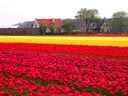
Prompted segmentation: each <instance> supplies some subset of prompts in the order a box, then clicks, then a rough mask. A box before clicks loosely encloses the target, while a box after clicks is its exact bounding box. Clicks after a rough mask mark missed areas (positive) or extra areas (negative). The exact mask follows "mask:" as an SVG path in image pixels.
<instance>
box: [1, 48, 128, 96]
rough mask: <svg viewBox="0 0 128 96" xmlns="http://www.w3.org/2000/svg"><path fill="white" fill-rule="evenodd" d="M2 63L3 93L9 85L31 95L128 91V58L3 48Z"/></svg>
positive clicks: (78, 95)
mask: <svg viewBox="0 0 128 96" xmlns="http://www.w3.org/2000/svg"><path fill="white" fill-rule="evenodd" d="M0 66H1V67H0V74H1V75H0V77H1V79H0V84H1V85H0V89H1V90H2V91H3V93H4V92H5V91H4V87H5V86H7V87H8V88H9V89H13V90H14V91H15V92H16V93H17V94H18V96H21V94H23V92H24V91H25V90H28V91H29V96H33V95H32V94H38V96H43V95H45V96H52V94H53V96H61V95H62V96H65V95H66V96H100V95H98V94H103V95H104V96H106V95H107V96H113V95H114V94H119V93H120V92H122V93H121V94H123V96H127V95H128V75H127V74H128V61H127V60H122V61H120V60H111V59H103V58H102V57H95V58H88V57H80V56H78V55H62V54H51V53H41V52H35V51H23V50H17V51H16V50H6V49H5V50H2V51H0ZM37 81H40V82H42V83H43V84H42V83H39V82H37ZM42 90H43V91H42ZM88 92H92V93H88ZM96 93H97V94H96ZM0 94H2V93H0ZM4 94H6V93H4ZM7 94H10V93H9V92H8V91H7ZM7 96H9V95H7ZM34 96H36V95H34ZM117 96H120V95H117Z"/></svg>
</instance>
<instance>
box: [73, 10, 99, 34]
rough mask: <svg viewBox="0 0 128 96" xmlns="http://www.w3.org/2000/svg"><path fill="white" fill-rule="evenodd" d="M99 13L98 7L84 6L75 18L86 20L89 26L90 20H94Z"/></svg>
mask: <svg viewBox="0 0 128 96" xmlns="http://www.w3.org/2000/svg"><path fill="white" fill-rule="evenodd" d="M98 13H99V12H98V10H96V9H87V8H82V9H80V11H78V12H77V15H76V16H75V18H77V19H82V20H84V21H85V22H86V26H88V23H89V21H93V20H95V19H97V18H99V16H98ZM87 32H88V30H87Z"/></svg>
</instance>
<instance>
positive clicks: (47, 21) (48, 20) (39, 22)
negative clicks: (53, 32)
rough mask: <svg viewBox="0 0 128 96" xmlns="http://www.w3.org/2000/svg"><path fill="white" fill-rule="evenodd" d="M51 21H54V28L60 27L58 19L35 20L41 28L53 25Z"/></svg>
mask: <svg viewBox="0 0 128 96" xmlns="http://www.w3.org/2000/svg"><path fill="white" fill-rule="evenodd" d="M53 20H54V26H55V27H58V28H59V27H62V23H61V20H60V19H36V21H37V22H38V24H39V26H41V25H42V24H47V25H48V26H50V25H51V24H53Z"/></svg>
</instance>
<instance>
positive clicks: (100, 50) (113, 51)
mask: <svg viewBox="0 0 128 96" xmlns="http://www.w3.org/2000/svg"><path fill="white" fill-rule="evenodd" d="M0 49H1V50H4V49H6V50H7V49H8V50H26V51H28V50H29V51H38V52H46V53H55V54H60V53H62V54H68V55H79V56H99V57H100V56H101V57H103V56H104V57H106V58H117V59H126V60H128V47H111V46H107V47H105V46H104V47H103V46H81V45H54V44H16V43H0Z"/></svg>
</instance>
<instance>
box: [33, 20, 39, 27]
mask: <svg viewBox="0 0 128 96" xmlns="http://www.w3.org/2000/svg"><path fill="white" fill-rule="evenodd" d="M39 27H40V26H39V24H38V22H37V21H36V20H35V21H34V24H33V28H39Z"/></svg>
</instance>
